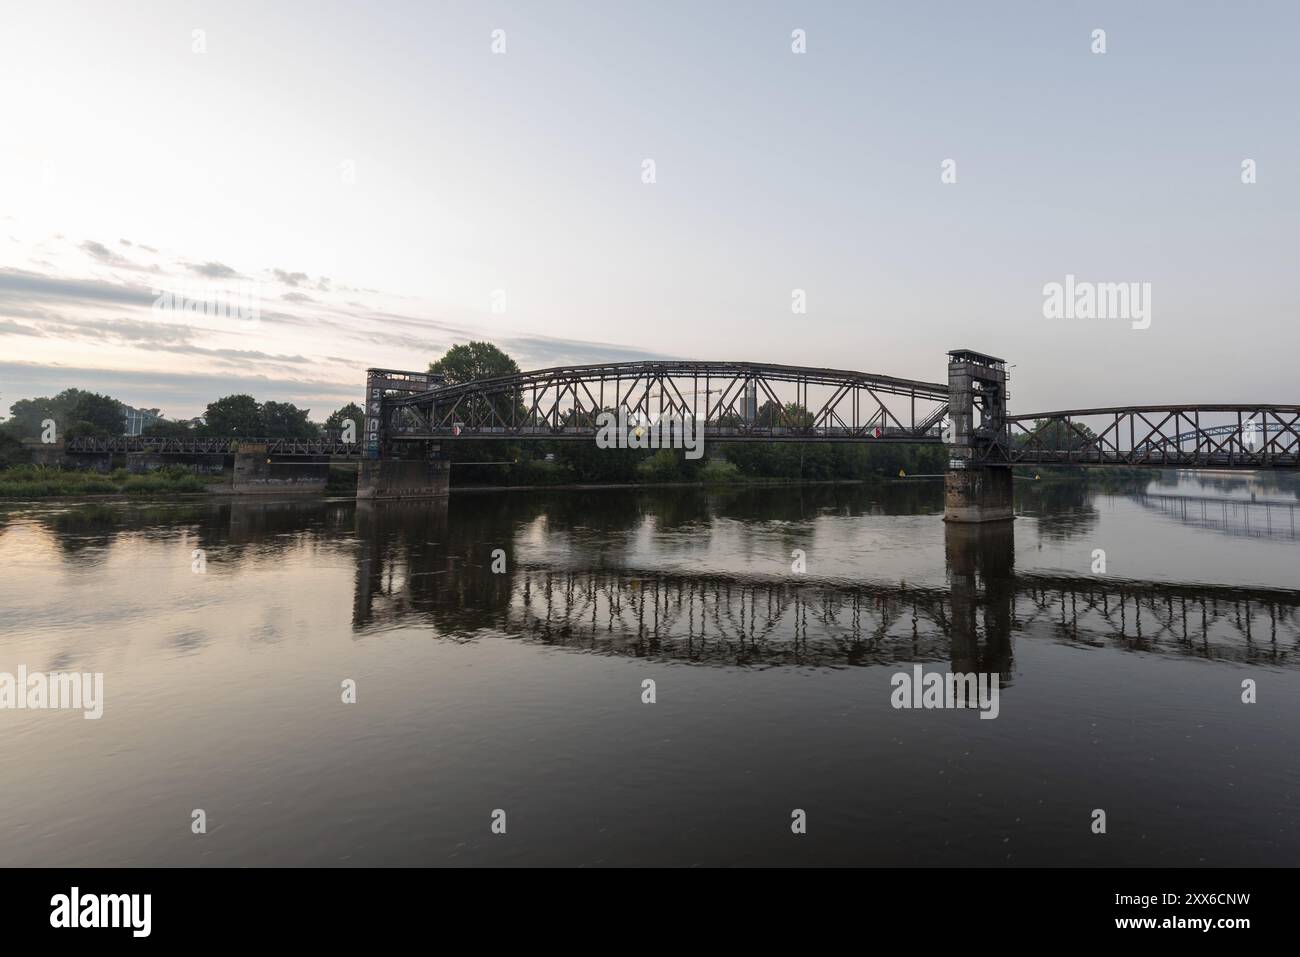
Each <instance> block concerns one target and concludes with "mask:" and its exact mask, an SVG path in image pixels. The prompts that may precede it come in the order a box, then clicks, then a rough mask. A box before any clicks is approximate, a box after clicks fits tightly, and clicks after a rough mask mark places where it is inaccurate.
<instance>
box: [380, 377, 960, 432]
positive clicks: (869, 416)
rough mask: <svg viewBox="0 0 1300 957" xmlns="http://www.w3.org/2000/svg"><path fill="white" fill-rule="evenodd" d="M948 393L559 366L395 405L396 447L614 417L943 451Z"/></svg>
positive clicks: (406, 398)
mask: <svg viewBox="0 0 1300 957" xmlns="http://www.w3.org/2000/svg"><path fill="white" fill-rule="evenodd" d="M947 409H948V386H947V384H944V383H937V382H922V381H919V380H913V379H900V378H897V377H894V376H885V375H875V374H871V373H865V372H850V371H843V370H838V369H821V368H812V367H805V366H787V365H775V364H771V363H760V362H697V361H685V360H683V361H646V362H612V363H601V364H594V365H574V366H557V367H555V368H552V369H541V370H538V371H535V372H520V373H517V374H515V375H509V376H501V377H498V378H494V379H479V380H476V381H473V382H466V383H460V384H454V385H446V386H440V387H437V388H432V389H429V390H428V391H424V392H419V393H414V394H410V395H398V396H394V397H392V398H385V400H384V411H385V415H386V417H387V422H386V425H387V434H388V437H389V438H390V440H393V441H402V440H413V441H418V440H427V439H439V440H441V439H454V438H472V439H512V440H515V439H586V440H590V439H592V438H593V437H594V436H595V435H596V433H597V432H598V431H599V429H600V423H601V421H602V420H601V418H600V417H601V413H603V412H608V413H611V414H612V415H614V416H615V418H618V417H619V416H620V415H621V416H622V417H623V418H622V419H621V420H620V423H621V422H628V423H630V424H632V425H639V424H645V423H652V422H656V421H658V420H660V419H661V418H663V417H665V416H667V417H670V418H673V419H689V420H692V421H693V424H694V426H695V427H696V428H702V430H703V432H702V434H703V435H704V436H705V438H706V439H709V440H712V441H733V442H745V441H756V442H781V441H792V442H807V441H831V442H845V441H850V442H853V441H861V442H881V441H884V442H908V443H925V444H939V443H941V441H942V436H941V433H940V427H939V426H940V423H941V420H942V419H943V416H944V415H945V414H946V412H947Z"/></svg>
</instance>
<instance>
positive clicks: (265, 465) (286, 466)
mask: <svg viewBox="0 0 1300 957" xmlns="http://www.w3.org/2000/svg"><path fill="white" fill-rule="evenodd" d="M322 458H323V460H316V459H314V458H296V459H290V460H280V461H276V460H275V458H274V457H273V456H271V455H269V454H268V453H267V448H266V445H264V444H261V443H256V442H246V443H241V444H240V445H239V446H238V448H236V450H235V470H234V475H233V476H232V481H231V486H230V490H231V491H232V492H234V493H235V494H236V495H251V494H268V493H297V492H303V493H306V492H323V491H324V490H325V485H326V483H327V482H328V481H329V472H330V463H329V457H328V456H324V457H322Z"/></svg>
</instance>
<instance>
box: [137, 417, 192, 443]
mask: <svg viewBox="0 0 1300 957" xmlns="http://www.w3.org/2000/svg"><path fill="white" fill-rule="evenodd" d="M140 434H141V435H143V436H145V437H147V438H155V439H183V438H185V437H186V436H189V435H193V434H194V426H192V425H191V424H190V423H188V422H181V421H177V420H176V419H159V420H158V421H157V422H153V423H151V424H149V425H146V426H145V427H144V431H142V432H141V433H140Z"/></svg>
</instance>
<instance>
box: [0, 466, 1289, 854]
mask: <svg viewBox="0 0 1300 957" xmlns="http://www.w3.org/2000/svg"><path fill="white" fill-rule="evenodd" d="M942 497H943V495H942V483H941V482H936V481H927V480H916V481H908V482H897V483H890V484H886V485H882V486H860V485H822V486H803V487H777V488H758V489H754V488H734V489H721V490H708V491H706V490H701V489H694V488H664V489H645V490H627V489H605V490H566V491H558V490H557V491H525V492H472V491H457V492H455V493H454V494H453V495H452V496H451V497H450V499H449V500H443V501H440V502H422V503H404V504H399V503H393V504H383V503H377V504H367V505H357V504H356V503H355V502H353V501H351V500H346V499H298V500H292V501H285V500H280V501H270V500H265V501H263V500H251V501H246V500H239V501H231V500H215V499H214V500H202V501H195V500H188V501H177V500H172V501H120V500H113V501H101V502H90V501H87V502H65V501H60V502H43V503H8V504H4V505H0V672H8V673H11V674H17V673H18V671H19V668H20V667H21V668H25V669H26V670H27V671H28V672H37V671H39V672H57V671H74V672H86V673H102V675H103V701H102V717H99V718H98V719H97V720H86V718H85V717H84V716H83V714H82V713H81V712H78V711H75V710H36V709H21V710H19V709H7V710H0V728H2V729H3V741H4V753H5V765H6V767H5V771H6V774H5V785H4V787H3V788H2V789H0V863H3V864H5V865H239V866H244V865H290V864H294V865H296V864H302V865H486V864H524V865H531V864H557V865H638V864H646V865H661V864H676V865H695V864H698V865H747V864H768V863H771V864H871V865H936V864H953V865H1034V864H1038V865H1042V864H1047V865H1053V864H1062V865H1065V864H1070V865H1209V866H1219V865H1281V864H1294V863H1295V862H1296V861H1297V860H1300V758H1298V757H1297V756H1298V755H1300V668H1297V665H1298V664H1300V534H1298V533H1297V528H1296V518H1297V516H1296V512H1297V510H1298V507H1300V485H1298V484H1297V483H1296V481H1295V480H1294V479H1292V478H1289V477H1281V478H1272V477H1268V476H1262V477H1255V476H1243V475H1231V476H1229V475H1198V476H1193V475H1190V474H1181V475H1180V474H1175V473H1148V474H1147V475H1144V476H1142V477H1140V478H1137V479H1131V480H1115V481H1113V482H1111V483H1110V484H1108V485H1105V486H1099V485H1097V484H1093V485H1085V484H1083V483H1079V482H1070V481H1046V480H1044V481H1023V482H1018V483H1017V492H1016V508H1017V516H1018V517H1017V520H1016V521H1015V522H1014V523H1011V524H1010V525H1008V524H1003V525H1002V526H1000V527H992V526H988V527H984V528H979V529H976V528H971V527H957V526H945V524H944V522H943V521H942V520H941V514H942ZM1101 553H1104V555H1103V554H1101ZM1103 563H1104V564H1103ZM918 666H919V667H920V668H921V669H922V672H923V673H928V672H930V671H940V672H943V671H948V670H951V671H956V672H962V673H967V672H980V673H987V674H991V675H993V676H994V680H995V681H996V684H997V687H998V689H999V693H998V696H997V702H998V704H997V712H996V718H995V719H993V720H989V719H987V718H988V717H989V715H987V714H985V716H984V717H982V716H981V715H982V714H984V712H982V711H981V710H980V709H978V708H954V709H939V708H935V709H931V708H900V707H895V704H896V701H895V700H894V688H895V687H896V680H897V679H895V677H894V676H895V675H899V674H907V675H914V674H915V672H914V669H915V668H916V667H918ZM1243 683H1246V684H1252V686H1253V689H1254V691H1253V696H1254V699H1255V700H1254V701H1253V702H1250V703H1248V702H1246V701H1243V696H1246V697H1250V695H1248V694H1247V692H1246V691H1244V690H1243V688H1244V684H1243ZM651 694H652V695H653V701H652V702H651V701H649V700H648V699H649V698H650V696H651ZM352 698H354V699H355V700H351V699H352ZM345 699H349V700H345ZM1098 811H1102V812H1104V823H1105V831H1104V833H1098V825H1097V823H1096V822H1097V821H1098V820H1099V818H1098V816H1097V813H1096V812H1098ZM197 812H202V814H201V815H200V814H198V813H197ZM800 815H802V822H803V823H802V826H801V827H800V826H792V822H795V821H796V820H799V819H800ZM200 821H201V823H202V825H203V826H202V827H201V828H200V827H199V824H198V823H196V822H200ZM494 825H495V827H494ZM501 830H504V833H498V832H499V831H501ZM796 831H802V833H796ZM196 832H197V833H196Z"/></svg>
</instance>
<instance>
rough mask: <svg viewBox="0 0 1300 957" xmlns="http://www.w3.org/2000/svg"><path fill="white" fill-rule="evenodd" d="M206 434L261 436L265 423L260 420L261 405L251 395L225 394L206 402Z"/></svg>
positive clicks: (264, 429)
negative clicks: (213, 400) (215, 399)
mask: <svg viewBox="0 0 1300 957" xmlns="http://www.w3.org/2000/svg"><path fill="white" fill-rule="evenodd" d="M204 417H205V418H206V419H207V423H208V424H207V426H206V427H205V428H204V431H205V432H206V433H207V434H208V435H216V436H225V435H234V436H249V437H254V436H261V435H264V434H265V431H266V425H265V423H264V422H263V421H262V407H261V406H259V405H258V404H257V400H256V399H254V398H253V397H252V396H251V395H242V394H241V395H227V396H222V397H221V398H220V399H217V401H215V402H209V403H208V411H207V413H206V415H205V416H204Z"/></svg>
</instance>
